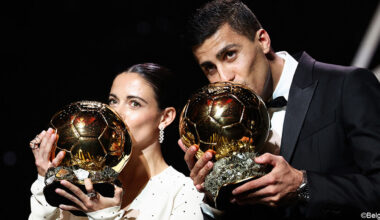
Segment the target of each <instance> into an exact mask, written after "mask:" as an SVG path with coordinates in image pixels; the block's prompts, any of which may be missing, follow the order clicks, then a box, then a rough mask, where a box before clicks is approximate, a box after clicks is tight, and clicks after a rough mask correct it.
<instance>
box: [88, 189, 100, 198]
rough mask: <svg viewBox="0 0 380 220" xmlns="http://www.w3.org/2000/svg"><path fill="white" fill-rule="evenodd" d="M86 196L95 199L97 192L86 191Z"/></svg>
mask: <svg viewBox="0 0 380 220" xmlns="http://www.w3.org/2000/svg"><path fill="white" fill-rule="evenodd" d="M86 196H87V197H88V198H90V199H96V197H98V193H97V192H96V191H93V192H89V193H87V194H86Z"/></svg>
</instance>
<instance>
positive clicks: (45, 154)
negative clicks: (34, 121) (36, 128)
mask: <svg viewBox="0 0 380 220" xmlns="http://www.w3.org/2000/svg"><path fill="white" fill-rule="evenodd" d="M56 139H57V134H56V133H55V132H54V130H53V129H52V128H49V129H48V130H47V131H42V132H41V133H40V134H38V135H37V136H36V137H35V138H34V139H33V140H32V141H31V142H30V147H31V149H32V152H33V155H34V159H35V164H36V167H37V172H38V174H39V175H41V176H45V174H46V171H47V170H48V169H49V168H50V167H53V166H54V167H56V166H58V165H59V164H60V163H61V161H62V160H63V158H64V157H65V152H64V151H61V152H59V153H58V154H57V155H56V157H55V158H53V160H51V153H52V152H51V151H52V149H53V145H54V143H55V142H56Z"/></svg>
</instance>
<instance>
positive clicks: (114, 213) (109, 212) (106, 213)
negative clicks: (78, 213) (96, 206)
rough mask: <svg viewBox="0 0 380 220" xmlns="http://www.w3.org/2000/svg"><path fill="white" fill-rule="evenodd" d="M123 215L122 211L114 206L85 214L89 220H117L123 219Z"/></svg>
mask: <svg viewBox="0 0 380 220" xmlns="http://www.w3.org/2000/svg"><path fill="white" fill-rule="evenodd" d="M124 213H125V211H124V210H120V206H114V207H109V208H105V209H101V210H98V211H94V212H88V213H86V214H87V216H88V219H90V220H98V219H99V220H100V219H102V220H119V219H122V218H123V216H124Z"/></svg>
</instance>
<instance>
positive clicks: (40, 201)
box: [29, 175, 60, 220]
mask: <svg viewBox="0 0 380 220" xmlns="http://www.w3.org/2000/svg"><path fill="white" fill-rule="evenodd" d="M44 179H45V178H44V177H43V176H40V175H38V177H37V180H36V181H34V183H33V184H32V187H31V189H30V190H31V192H32V196H31V197H30V206H31V213H30V215H29V220H40V219H51V220H53V219H54V220H55V219H59V216H60V209H59V208H58V207H53V206H51V205H49V204H48V203H47V202H46V199H45V196H44V194H43V189H44V187H45V182H44Z"/></svg>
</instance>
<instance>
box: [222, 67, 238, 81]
mask: <svg viewBox="0 0 380 220" xmlns="http://www.w3.org/2000/svg"><path fill="white" fill-rule="evenodd" d="M219 76H220V79H221V81H234V79H235V74H234V73H233V72H232V71H230V70H227V69H223V68H221V69H219Z"/></svg>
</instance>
